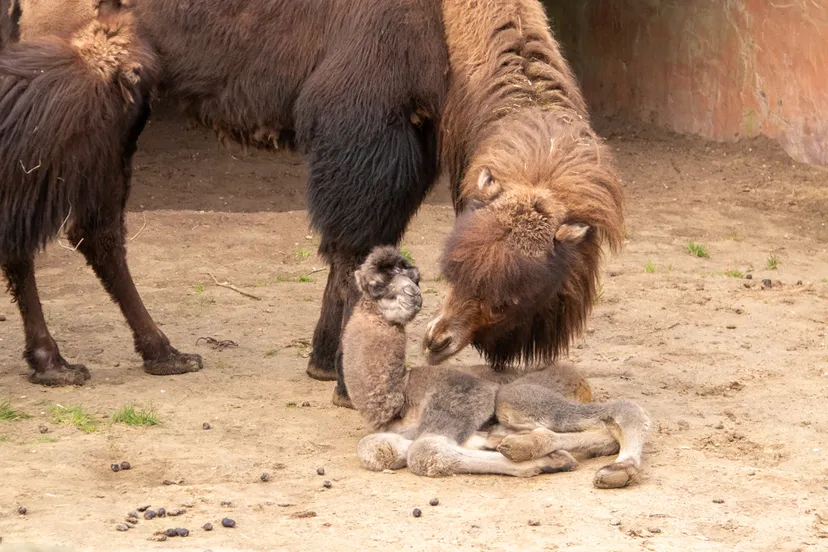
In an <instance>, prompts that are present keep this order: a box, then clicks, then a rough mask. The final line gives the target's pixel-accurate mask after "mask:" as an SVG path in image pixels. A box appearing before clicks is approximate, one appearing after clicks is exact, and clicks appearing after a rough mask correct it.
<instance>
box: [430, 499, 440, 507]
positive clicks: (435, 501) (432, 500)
mask: <svg viewBox="0 0 828 552" xmlns="http://www.w3.org/2000/svg"><path fill="white" fill-rule="evenodd" d="M428 503H429V504H430V505H432V506H437V505H438V504H440V499H439V498H432V499H431V500H429V501H428Z"/></svg>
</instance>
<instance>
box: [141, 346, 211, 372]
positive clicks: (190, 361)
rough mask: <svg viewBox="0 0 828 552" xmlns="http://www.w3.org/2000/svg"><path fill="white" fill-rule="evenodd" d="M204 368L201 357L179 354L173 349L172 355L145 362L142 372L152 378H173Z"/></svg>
mask: <svg viewBox="0 0 828 552" xmlns="http://www.w3.org/2000/svg"><path fill="white" fill-rule="evenodd" d="M202 368H204V361H202V360H201V355H195V354H190V353H179V352H178V351H176V350H175V349H173V352H172V354H171V355H170V356H169V357H167V358H165V359H161V360H145V361H144V371H145V372H146V373H148V374H152V375H153V376H173V375H176V374H187V373H190V372H198V371H199V370H201V369H202Z"/></svg>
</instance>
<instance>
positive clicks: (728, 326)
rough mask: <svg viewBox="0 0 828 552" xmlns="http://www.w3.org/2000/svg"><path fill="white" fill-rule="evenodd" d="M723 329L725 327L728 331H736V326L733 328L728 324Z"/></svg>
mask: <svg viewBox="0 0 828 552" xmlns="http://www.w3.org/2000/svg"><path fill="white" fill-rule="evenodd" d="M725 327H726V328H727V329H728V330H735V329H736V326H735V325H733V324H728V325H727V326H725Z"/></svg>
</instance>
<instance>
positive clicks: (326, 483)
mask: <svg viewBox="0 0 828 552" xmlns="http://www.w3.org/2000/svg"><path fill="white" fill-rule="evenodd" d="M322 486H323V487H325V488H326V489H330V488H331V487H333V483H331V482H330V481H328V480H325V482H324V483H322Z"/></svg>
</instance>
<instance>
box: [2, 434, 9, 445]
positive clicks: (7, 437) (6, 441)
mask: <svg viewBox="0 0 828 552" xmlns="http://www.w3.org/2000/svg"><path fill="white" fill-rule="evenodd" d="M9 441H11V437H10V436H8V435H0V443H8V442H9Z"/></svg>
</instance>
